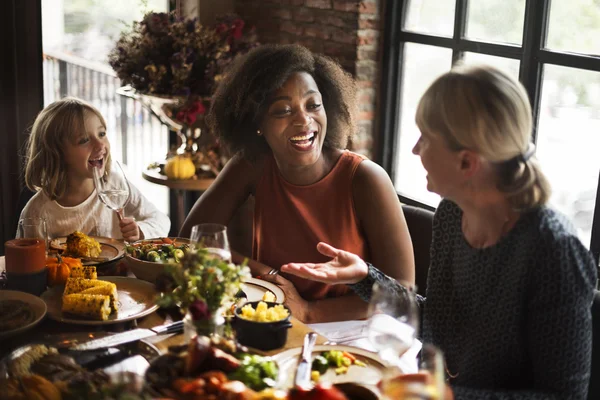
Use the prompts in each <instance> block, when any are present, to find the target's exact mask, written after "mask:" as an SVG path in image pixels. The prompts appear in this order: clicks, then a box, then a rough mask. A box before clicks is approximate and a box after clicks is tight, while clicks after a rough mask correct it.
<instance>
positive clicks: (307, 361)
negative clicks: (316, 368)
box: [294, 332, 317, 389]
mask: <svg viewBox="0 0 600 400" xmlns="http://www.w3.org/2000/svg"><path fill="white" fill-rule="evenodd" d="M316 341H317V334H316V333H315V332H310V333H307V334H306V335H305V336H304V344H303V345H302V353H301V354H300V362H299V363H298V368H297V369H296V377H295V378H294V385H295V386H296V387H300V388H305V389H310V386H311V384H310V371H311V367H312V350H313V347H314V346H315V342H316Z"/></svg>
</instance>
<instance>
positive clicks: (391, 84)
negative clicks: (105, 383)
mask: <svg viewBox="0 0 600 400" xmlns="http://www.w3.org/2000/svg"><path fill="white" fill-rule="evenodd" d="M410 1H411V0H386V2H385V14H384V15H385V18H384V32H383V49H384V50H383V57H382V69H381V94H380V96H381V102H380V104H381V107H380V115H379V120H380V124H379V127H380V129H379V140H378V141H377V143H376V148H375V151H376V154H377V158H376V161H377V162H378V163H379V164H380V165H381V166H382V167H383V168H384V169H385V170H386V171H387V172H388V174H389V175H390V177H391V178H392V181H394V179H395V174H396V165H397V164H396V161H397V157H398V152H397V151H396V149H397V145H398V138H399V136H400V135H401V134H402V133H401V132H400V126H401V125H400V118H401V113H402V76H403V57H404V44H405V43H416V44H424V45H430V46H436V47H444V48H447V49H451V50H452V63H453V64H454V63H455V62H456V61H457V60H459V59H461V58H462V56H463V53H464V52H472V53H480V54H486V55H490V56H499V57H506V58H512V59H516V60H519V80H520V81H521V83H522V84H523V85H524V86H525V89H526V90H527V94H528V95H529V99H530V102H531V108H532V111H533V122H534V128H533V132H532V141H533V142H534V143H535V142H537V129H538V126H539V110H540V101H541V87H542V80H543V65H544V64H547V65H557V66H563V67H571V68H577V69H582V70H588V71H596V72H600V56H592V55H585V54H580V53H570V52H566V51H553V50H549V49H545V48H544V46H545V44H546V40H547V37H548V20H549V17H550V3H551V0H526V3H525V17H524V18H525V19H524V24H523V42H522V45H521V46H519V45H513V44H505V43H492V42H487V41H483V40H473V39H468V38H466V37H465V32H466V26H467V17H468V12H467V11H468V6H469V1H472V0H456V6H455V13H454V32H453V36H452V37H444V36H438V35H434V34H428V33H416V32H412V31H407V30H405V29H404V26H405V22H406V17H407V14H408V7H409V3H410ZM448 68H450V66H448ZM398 197H399V198H400V200H401V201H402V202H404V203H407V204H411V205H417V206H420V207H424V208H428V209H434V208H433V207H431V206H429V205H426V204H423V203H421V202H419V201H417V200H415V199H412V198H410V197H406V196H404V195H400V194H399V195H398ZM590 242H591V243H590V250H591V251H592V253H593V255H594V258H595V260H596V263H598V260H599V257H600V171H599V179H598V186H597V189H596V203H595V207H594V216H593V222H592V236H591V240H590Z"/></svg>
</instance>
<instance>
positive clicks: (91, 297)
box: [62, 293, 110, 321]
mask: <svg viewBox="0 0 600 400" xmlns="http://www.w3.org/2000/svg"><path fill="white" fill-rule="evenodd" d="M62 312H64V313H69V314H74V315H77V316H82V317H89V318H93V319H98V320H102V321H106V320H107V319H108V316H109V315H110V297H109V296H103V295H99V294H80V293H75V294H69V295H66V296H63V298H62Z"/></svg>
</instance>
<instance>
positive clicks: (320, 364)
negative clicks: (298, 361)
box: [312, 356, 329, 375]
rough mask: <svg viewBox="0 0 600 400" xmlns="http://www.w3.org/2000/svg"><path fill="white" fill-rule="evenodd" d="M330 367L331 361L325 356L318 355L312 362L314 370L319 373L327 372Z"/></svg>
mask: <svg viewBox="0 0 600 400" xmlns="http://www.w3.org/2000/svg"><path fill="white" fill-rule="evenodd" d="M328 368H329V361H327V360H326V359H325V357H323V356H316V357H315V359H314V360H313V363H312V370H313V371H317V372H319V374H321V375H322V374H324V373H325V372H327V369H328Z"/></svg>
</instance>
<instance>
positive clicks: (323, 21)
mask: <svg viewBox="0 0 600 400" xmlns="http://www.w3.org/2000/svg"><path fill="white" fill-rule="evenodd" d="M381 3H383V1H382V0H362V1H360V0H235V11H236V13H238V14H239V15H240V16H242V17H243V18H244V19H247V20H248V22H249V23H251V24H253V25H255V26H256V29H257V33H258V36H259V39H260V41H261V42H262V43H280V44H288V43H298V44H301V45H304V46H306V47H308V48H309V49H311V50H312V51H315V52H319V53H323V54H326V55H328V56H330V57H332V58H334V59H336V60H337V61H338V62H339V63H340V64H341V65H342V66H343V67H344V68H345V69H346V70H347V71H348V72H350V73H351V74H352V75H353V76H354V77H355V78H356V80H357V84H358V87H359V93H358V99H359V115H358V132H357V135H356V136H355V138H354V140H353V142H352V144H351V148H352V149H353V150H354V151H357V152H359V153H361V154H365V155H367V156H369V157H372V156H373V150H374V149H373V142H374V140H373V139H374V135H375V134H376V123H377V121H376V120H375V115H376V113H375V110H376V107H377V91H378V89H379V62H378V61H379V59H380V47H381V46H380V43H381V29H382V19H381V16H382V10H381V8H382V4H381Z"/></svg>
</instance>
